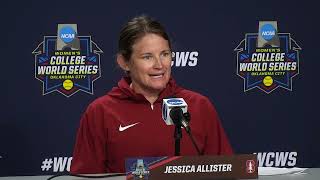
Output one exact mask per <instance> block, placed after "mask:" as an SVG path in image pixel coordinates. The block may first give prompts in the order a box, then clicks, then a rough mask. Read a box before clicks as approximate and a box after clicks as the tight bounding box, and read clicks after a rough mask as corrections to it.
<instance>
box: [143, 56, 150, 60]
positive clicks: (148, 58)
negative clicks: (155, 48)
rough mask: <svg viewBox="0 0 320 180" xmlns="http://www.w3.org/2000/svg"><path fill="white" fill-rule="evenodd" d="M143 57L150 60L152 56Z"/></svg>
mask: <svg viewBox="0 0 320 180" xmlns="http://www.w3.org/2000/svg"><path fill="white" fill-rule="evenodd" d="M143 59H146V60H150V59H152V56H143Z"/></svg>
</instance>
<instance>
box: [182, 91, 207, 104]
mask: <svg viewBox="0 0 320 180" xmlns="http://www.w3.org/2000/svg"><path fill="white" fill-rule="evenodd" d="M177 97H178V98H179V97H181V98H183V99H184V100H186V101H191V102H209V99H208V97H206V96H205V95H203V94H201V93H199V92H196V91H192V90H189V89H182V90H181V91H180V92H179V93H178V94H177Z"/></svg>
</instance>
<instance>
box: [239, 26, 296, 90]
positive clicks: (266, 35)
mask: <svg viewBox="0 0 320 180" xmlns="http://www.w3.org/2000/svg"><path fill="white" fill-rule="evenodd" d="M300 50H301V48H300V46H299V45H298V44H297V43H296V41H295V40H293V39H292V38H291V35H290V33H278V28H277V22H276V21H260V22H259V33H247V34H246V35H245V39H244V40H242V41H241V42H240V44H239V45H238V46H237V47H236V48H235V51H236V52H237V74H238V76H240V77H241V78H243V79H244V91H248V90H251V89H253V88H256V87H257V88H259V89H261V90H262V91H264V92H266V93H268V94H269V93H271V92H272V91H273V90H275V89H276V88H278V87H282V88H284V89H287V90H290V91H292V78H293V77H294V76H296V75H298V74H299V51H300Z"/></svg>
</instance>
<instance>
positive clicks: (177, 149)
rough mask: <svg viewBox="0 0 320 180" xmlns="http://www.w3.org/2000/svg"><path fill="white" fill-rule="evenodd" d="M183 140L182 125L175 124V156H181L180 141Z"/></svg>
mask: <svg viewBox="0 0 320 180" xmlns="http://www.w3.org/2000/svg"><path fill="white" fill-rule="evenodd" d="M181 138H182V131H181V123H180V122H177V123H176V124H175V130H174V140H175V142H174V147H175V151H174V155H175V156H180V140H181Z"/></svg>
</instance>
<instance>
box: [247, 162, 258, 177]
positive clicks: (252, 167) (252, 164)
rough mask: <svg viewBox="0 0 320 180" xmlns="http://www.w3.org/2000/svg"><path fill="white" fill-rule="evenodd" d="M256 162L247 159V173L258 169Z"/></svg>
mask: <svg viewBox="0 0 320 180" xmlns="http://www.w3.org/2000/svg"><path fill="white" fill-rule="evenodd" d="M255 164H256V163H255V162H254V160H247V162H246V167H247V168H246V170H247V173H250V174H251V173H254V171H255V169H256V165H255Z"/></svg>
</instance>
